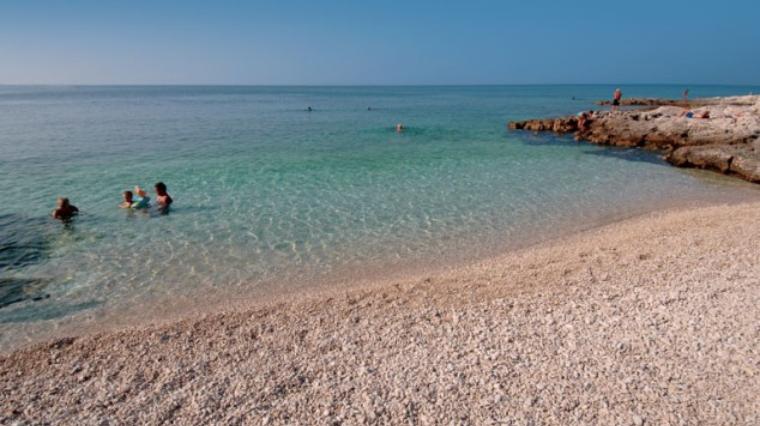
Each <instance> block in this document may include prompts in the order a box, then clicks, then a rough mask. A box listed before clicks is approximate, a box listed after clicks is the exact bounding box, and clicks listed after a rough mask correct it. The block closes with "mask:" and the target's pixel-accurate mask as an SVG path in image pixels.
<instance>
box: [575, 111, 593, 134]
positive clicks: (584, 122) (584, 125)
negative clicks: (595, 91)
mask: <svg viewBox="0 0 760 426" xmlns="http://www.w3.org/2000/svg"><path fill="white" fill-rule="evenodd" d="M592 118H594V111H581V112H579V113H578V131H579V132H585V131H586V130H588V124H589V122H590V121H591V119H592Z"/></svg>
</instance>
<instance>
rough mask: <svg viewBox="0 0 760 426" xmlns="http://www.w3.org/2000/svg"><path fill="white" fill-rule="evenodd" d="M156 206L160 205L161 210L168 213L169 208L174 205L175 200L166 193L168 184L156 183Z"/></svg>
mask: <svg viewBox="0 0 760 426" xmlns="http://www.w3.org/2000/svg"><path fill="white" fill-rule="evenodd" d="M155 188H156V204H158V208H159V210H161V211H162V212H168V210H169V206H171V205H172V203H173V202H174V200H173V199H172V197H171V196H170V195H169V193H168V192H166V184H164V183H163V182H158V183H156V186H155Z"/></svg>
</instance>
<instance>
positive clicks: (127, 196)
mask: <svg viewBox="0 0 760 426" xmlns="http://www.w3.org/2000/svg"><path fill="white" fill-rule="evenodd" d="M121 198H122V201H121V204H119V207H121V208H122V209H129V208H132V203H134V202H135V200H134V194H132V191H124V192H122V193H121Z"/></svg>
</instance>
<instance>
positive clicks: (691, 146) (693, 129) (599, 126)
mask: <svg viewBox="0 0 760 426" xmlns="http://www.w3.org/2000/svg"><path fill="white" fill-rule="evenodd" d="M649 101H651V102H652V103H650V104H649V105H653V104H655V100H649ZM672 102H679V101H670V100H659V101H657V103H656V104H657V105H663V104H665V105H666V106H659V107H656V108H655V107H650V108H643V109H635V110H626V111H616V112H608V111H605V112H595V113H594V114H593V115H592V116H591V117H590V118H589V119H588V120H586V122H585V125H584V128H583V129H579V118H578V117H577V116H569V117H560V118H554V119H538V120H526V121H515V122H510V123H509V128H510V129H512V130H529V131H534V132H541V131H552V132H555V133H574V134H575V138H576V139H577V140H583V141H588V142H591V143H594V144H599V145H611V146H619V147H642V148H645V149H650V150H655V151H658V152H662V153H663V154H664V155H665V159H666V160H667V161H668V162H670V163H671V164H674V165H676V166H680V167H697V168H704V169H710V170H715V171H719V172H721V173H725V174H730V175H735V176H739V177H741V178H743V179H746V180H748V181H750V182H756V183H760V96H741V97H731V98H709V99H700V100H697V101H695V102H694V103H693V104H692V105H702V106H700V107H699V108H694V109H692V110H689V111H687V110H686V109H685V108H683V107H677V106H673V105H674V104H673V103H672ZM687 112H691V116H688V115H687V114H686V113H687ZM705 114H709V117H708V118H696V117H700V116H703V115H705Z"/></svg>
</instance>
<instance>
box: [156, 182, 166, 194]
mask: <svg viewBox="0 0 760 426" xmlns="http://www.w3.org/2000/svg"><path fill="white" fill-rule="evenodd" d="M155 188H156V194H158V195H166V184H165V183H163V182H158V183H156V186H155Z"/></svg>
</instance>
